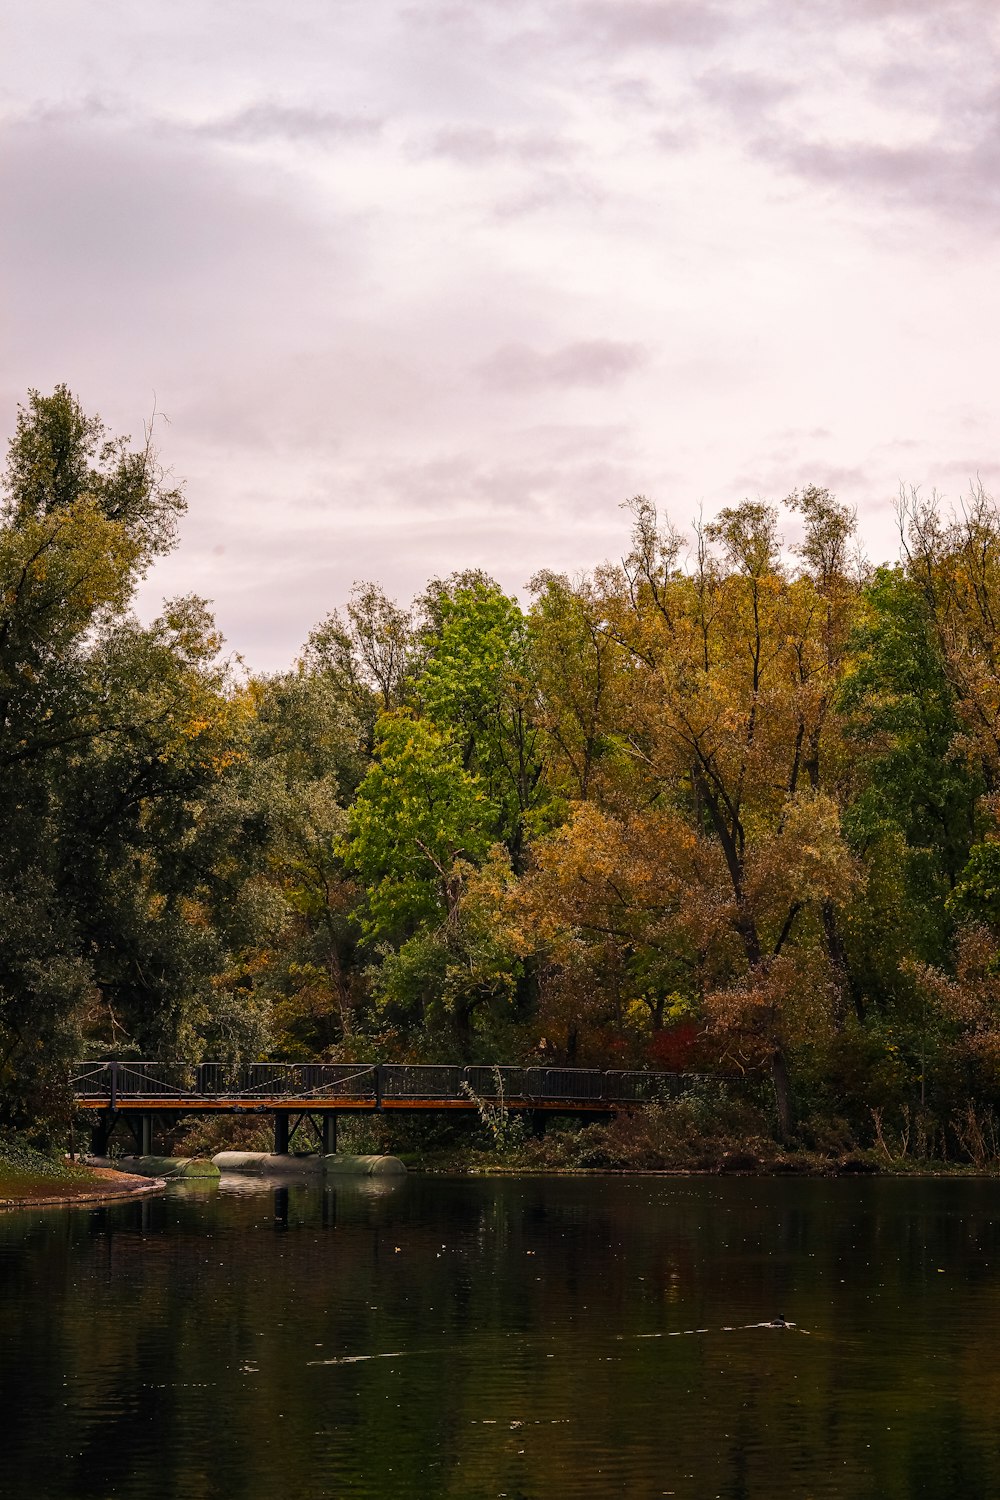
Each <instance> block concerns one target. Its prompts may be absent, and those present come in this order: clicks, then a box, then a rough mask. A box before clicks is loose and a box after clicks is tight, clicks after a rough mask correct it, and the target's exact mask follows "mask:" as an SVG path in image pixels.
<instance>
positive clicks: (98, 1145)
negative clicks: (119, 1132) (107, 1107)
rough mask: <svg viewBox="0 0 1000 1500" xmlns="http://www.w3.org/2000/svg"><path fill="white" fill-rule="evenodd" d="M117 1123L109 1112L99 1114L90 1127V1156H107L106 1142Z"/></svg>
mask: <svg viewBox="0 0 1000 1500" xmlns="http://www.w3.org/2000/svg"><path fill="white" fill-rule="evenodd" d="M116 1124H117V1121H116V1119H115V1117H114V1115H113V1114H111V1113H110V1111H108V1112H105V1113H102V1114H99V1115H98V1116H97V1119H96V1121H95V1122H94V1124H93V1125H92V1126H91V1127H90V1154H91V1156H107V1154H108V1142H109V1140H110V1139H111V1132H112V1131H113V1130H114V1128H115V1125H116Z"/></svg>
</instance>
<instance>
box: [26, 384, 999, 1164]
mask: <svg viewBox="0 0 1000 1500" xmlns="http://www.w3.org/2000/svg"><path fill="white" fill-rule="evenodd" d="M628 509H629V512H630V517H631V522H632V536H631V540H630V542H629V544H628V545H627V547H626V549H625V552H624V556H623V557H622V558H621V560H620V561H618V562H616V563H605V564H603V565H601V566H599V567H597V568H596V569H595V570H594V571H593V572H592V573H590V574H587V575H583V576H579V577H576V578H574V579H569V578H567V577H565V576H563V575H559V574H555V573H548V572H547V573H540V574H539V575H537V577H536V578H535V579H534V580H533V581H532V583H531V586H530V588H531V598H530V604H529V606H528V607H527V608H522V605H521V604H520V603H519V601H518V600H517V599H516V598H514V597H513V596H511V595H510V594H508V593H506V592H505V590H504V589H503V588H501V586H500V585H499V584H498V583H497V582H496V581H495V580H494V579H492V578H491V577H490V576H489V575H488V574H486V573H485V572H482V571H480V570H477V569H473V570H467V571H465V572H461V573H456V574H452V575H451V576H450V577H447V578H435V579H432V580H431V581H430V582H429V583H428V585H427V586H426V588H425V590H424V591H423V593H422V594H420V595H419V596H418V597H417V598H416V599H415V600H414V601H413V602H412V604H409V605H405V604H400V603H398V602H397V601H395V600H393V599H391V598H389V597H388V596H387V595H386V593H385V592H384V590H383V589H382V588H381V587H380V586H379V585H378V584H377V583H373V582H361V583H358V584H356V585H355V587H354V590H353V591H352V593H351V595H350V597H349V599H348V600H347V602H346V605H345V606H344V607H343V609H342V610H341V611H339V612H338V611H335V612H334V613H332V614H331V615H329V616H328V618H327V619H326V620H325V621H324V622H322V623H321V624H320V625H319V626H317V628H316V630H315V631H314V632H313V633H312V635H311V636H310V638H309V640H308V642H307V643H306V646H305V648H304V650H303V652H302V655H301V658H300V659H299V660H298V661H297V662H295V663H294V664H293V665H292V666H291V667H290V668H289V670H288V671H286V672H282V673H277V674H274V675H271V676H268V677H252V676H248V675H247V674H245V673H244V672H243V671H242V670H241V669H240V668H239V666H238V664H234V663H232V662H231V661H229V660H227V659H226V657H225V656H224V654H223V642H222V640H221V637H220V635H219V633H218V631H217V630H216V627H215V624H214V622H213V620H212V617H211V614H210V612H209V610H208V607H207V605H206V604H205V602H204V601H203V600H200V599H198V598H196V597H193V596H189V597H184V598H180V599H175V600H172V601H168V602H167V603H166V604H165V605H164V606H163V608H162V610H161V612H160V613H159V615H158V617H157V618H155V619H154V620H152V621H151V622H147V623H141V622H140V621H139V620H138V619H137V618H136V616H135V615H134V613H133V612H132V606H133V601H134V599H135V596H136V589H137V586H138V584H139V582H140V581H141V579H142V578H143V577H144V576H145V574H146V573H147V572H148V570H149V568H150V566H151V565H152V563H153V562H154V561H155V559H156V558H157V557H158V556H161V555H162V554H163V553H164V552H165V551H167V550H169V549H170V548H171V547H172V546H173V545H174V544H175V541H176V530H177V524H178V520H179V517H180V515H181V514H182V511H183V497H182V495H181V493H180V491H179V489H178V488H177V486H176V485H174V484H173V483H172V482H171V481H170V479H169V476H168V475H167V474H166V473H165V471H164V470H163V469H162V467H161V466H160V464H159V461H158V459H157V455H156V453H155V450H154V448H153V446H152V443H151V435H150V432H149V431H147V432H146V433H145V434H144V438H143V441H142V442H141V443H139V444H137V445H134V446H133V445H132V444H131V443H130V442H129V441H128V440H127V439H121V438H117V437H114V436H112V435H110V434H109V433H108V432H107V431H106V430H105V428H104V427H103V425H102V424H101V422H100V420H99V419H98V418H96V417H92V416H89V415H87V414H86V413H85V412H84V411H83V409H82V408H81V406H80V404H79V402H78V401H77V400H76V398H75V397H74V396H73V395H72V394H71V393H70V392H69V391H68V390H67V389H66V388H65V387H62V386H60V387H57V389H56V390H55V391H54V392H53V393H52V395H51V396H43V395H41V394H39V393H38V392H32V393H30V394H29V397H28V400H27V402H26V404H25V406H24V407H23V408H22V409H21V410H20V411H19V414H18V416H17V420H16V426H15V432H14V437H13V439H12V442H11V445H10V452H9V459H8V466H7V470H6V474H5V478H4V491H3V513H2V520H0V774H2V776H3V778H4V779H3V790H4V796H3V798H2V799H0V834H2V837H0V1098H2V1108H0V1117H2V1120H3V1121H5V1122H8V1123H16V1124H27V1123H29V1122H34V1123H35V1125H36V1126H37V1127H38V1128H40V1129H41V1130H42V1131H43V1132H44V1130H45V1128H46V1122H48V1123H49V1125H52V1126H54V1124H55V1122H58V1121H60V1120H64V1119H65V1117H66V1113H67V1110H68V1108H69V1099H68V1097H67V1091H66V1087H65V1079H66V1066H67V1063H68V1062H69V1060H70V1059H71V1058H72V1056H73V1055H74V1053H76V1054H78V1053H79V1052H80V1051H81V1050H86V1051H89V1052H91V1053H92V1054H94V1055H112V1054H116V1055H121V1056H137V1055H139V1054H143V1053H145V1054H147V1055H151V1056H154V1057H172V1056H179V1057H188V1058H192V1059H193V1058H197V1057H203V1056H209V1055H211V1056H217V1057H221V1058H224V1059H228V1060H232V1061H236V1060H239V1059H250V1058H254V1057H260V1056H264V1055H269V1056H279V1057H289V1058H307V1057H316V1056H320V1057H329V1058H344V1059H376V1058H380V1057H388V1056H390V1055H391V1056H392V1057H393V1058H394V1059H396V1060H401V1061H402V1060H406V1059H411V1058H412V1059H423V1060H432V1059H436V1060H456V1061H462V1060H468V1061H473V1060H475V1061H482V1062H486V1063H489V1062H493V1061H497V1060H498V1059H501V1058H502V1060H504V1061H522V1062H526V1063H531V1062H535V1063H537V1062H543V1063H545V1064H551V1065H563V1066H566V1065H569V1066H572V1065H581V1064H593V1065H595V1066H618V1067H632V1068H644V1067H656V1066H660V1065H663V1064H664V1063H666V1064H667V1065H669V1066H672V1067H676V1068H686V1069H695V1068H697V1069H698V1070H708V1071H711V1070H715V1071H716V1073H719V1074H722V1075H726V1076H729V1077H733V1076H736V1077H741V1078H742V1079H743V1080H744V1081H745V1083H744V1086H745V1088H746V1089H747V1090H748V1091H749V1097H751V1098H753V1100H754V1101H755V1103H754V1104H753V1106H752V1108H753V1109H754V1110H757V1111H758V1114H757V1116H755V1123H751V1122H750V1119H749V1116H746V1117H745V1118H743V1125H742V1126H741V1127H739V1128H741V1129H743V1130H744V1132H745V1133H746V1135H747V1138H749V1137H750V1136H751V1135H752V1136H753V1137H754V1139H758V1138H759V1135H760V1131H766V1130H767V1129H770V1128H772V1127H773V1129H774V1130H775V1131H776V1132H777V1133H778V1135H779V1136H781V1137H783V1138H784V1139H785V1140H787V1141H789V1142H793V1141H796V1140H797V1141H800V1142H802V1141H805V1142H807V1143H809V1142H818V1141H820V1140H821V1139H823V1140H827V1141H832V1140H834V1139H838V1140H842V1141H844V1142H845V1143H849V1147H850V1149H855V1147H857V1148H858V1149H860V1148H861V1147H864V1146H866V1145H868V1144H871V1143H873V1142H874V1143H875V1144H876V1146H877V1149H878V1150H879V1151H880V1152H881V1154H882V1155H883V1156H885V1154H886V1152H889V1154H893V1159H894V1160H897V1159H902V1158H904V1157H905V1158H907V1159H910V1158H912V1155H913V1151H914V1149H915V1147H914V1144H913V1143H914V1142H916V1140H917V1137H918V1135H919V1138H920V1141H921V1142H922V1143H923V1144H922V1145H921V1150H924V1149H926V1150H934V1151H937V1152H944V1151H948V1152H949V1153H951V1154H955V1153H958V1154H960V1155H963V1156H964V1157H966V1158H968V1159H970V1160H974V1159H982V1160H986V1159H987V1158H988V1157H989V1151H990V1149H991V1147H990V1144H989V1143H990V1141H991V1140H992V1139H993V1137H992V1136H991V1135H990V1130H991V1128H992V1127H991V1124H990V1122H991V1121H994V1120H995V1119H996V1118H997V1117H998V1114H997V1112H998V1111H1000V1061H998V1059H1000V998H998V993H997V974H998V972H1000V950H998V946H997V945H998V943H1000V826H998V819H1000V736H998V730H997V725H998V722H1000V634H998V626H997V623H996V622H997V621H1000V512H998V511H997V508H996V506H995V505H994V503H993V501H992V500H991V499H990V498H989V497H988V496H987V495H985V494H984V493H983V492H982V491H981V490H976V491H975V492H973V493H972V494H971V495H970V496H969V497H967V499H966V501H965V502H964V503H963V504H962V505H961V506H960V507H959V508H958V509H957V510H956V511H954V512H952V513H948V512H946V511H945V509H944V507H943V506H942V505H941V504H940V503H939V502H938V501H937V500H936V499H934V498H931V499H930V500H925V499H923V498H922V497H920V496H918V495H916V494H913V493H911V494H909V495H904V496H903V497H902V499H901V502H900V527H901V540H902V549H901V555H900V557H899V559H898V561H897V562H896V563H894V564H891V565H886V566H882V567H877V568H872V567H870V566H869V565H868V564H867V563H866V562H865V561H864V560H863V559H862V558H861V557H860V556H859V555H858V553H857V546H856V541H855V518H854V516H853V514H852V512H850V511H849V510H848V509H847V508H846V507H845V506H843V505H841V504H840V503H839V502H838V501H837V500H836V498H835V497H834V496H833V495H831V494H830V493H829V491H827V490H825V489H822V488H819V487H816V486H810V487H806V488H803V489H800V490H797V491H795V492H793V493H792V494H791V495H789V496H788V497H787V499H786V501H785V502H784V514H785V515H786V516H788V517H790V518H791V521H792V523H793V525H794V526H795V528H796V535H797V537H798V540H797V542H796V544H795V545H794V546H788V545H786V543H785V541H784V540H783V537H782V511H781V509H780V508H779V507H777V506H773V505H770V504H766V503H764V502H762V501H743V502H742V503H739V504H733V505H730V506H727V507H724V508H723V509H722V510H721V511H720V512H719V514H718V515H717V516H715V517H714V518H713V519H712V520H710V521H703V520H698V521H697V522H696V523H695V525H694V527H693V530H692V532H691V534H690V535H689V536H688V537H685V536H684V535H682V533H681V532H679V531H678V530H677V529H676V528H675V527H674V526H673V525H672V524H671V523H670V522H669V520H667V519H665V518H664V517H662V516H661V515H660V514H659V513H658V512H657V509H656V507H655V506H654V505H653V504H652V503H651V502H650V501H649V500H648V499H645V498H644V497H637V498H636V499H635V500H633V501H632V502H631V503H630V505H629V507H628ZM768 1090H770V1093H769V1094H768ZM713 1101H714V1102H711V1103H710V1104H707V1105H705V1104H704V1102H703V1101H702V1102H698V1101H691V1100H689V1101H688V1102H687V1103H685V1104H684V1105H683V1107H682V1106H681V1105H677V1106H676V1107H674V1106H671V1108H670V1109H667V1108H666V1107H664V1111H663V1112H662V1113H663V1118H662V1120H660V1121H659V1124H657V1126H656V1129H657V1130H658V1131H660V1135H661V1136H662V1140H661V1143H660V1145H659V1146H655V1147H654V1144H651V1137H649V1132H650V1131H651V1130H652V1128H653V1127H652V1125H651V1124H650V1120H652V1119H653V1116H654V1115H655V1113H656V1112H655V1110H654V1112H653V1115H650V1116H649V1119H646V1120H645V1123H644V1124H642V1125H641V1126H640V1124H639V1123H638V1117H636V1119H635V1120H633V1121H632V1122H631V1123H629V1122H628V1121H624V1120H623V1121H622V1122H620V1123H619V1125H617V1126H616V1127H613V1129H612V1127H609V1130H610V1131H611V1134H606V1135H605V1136H601V1135H600V1134H599V1133H597V1134H595V1135H593V1136H591V1137H588V1140H589V1145H585V1144H584V1141H583V1138H582V1137H581V1139H580V1142H579V1155H580V1157H581V1159H582V1158H583V1157H584V1156H586V1154H587V1152H588V1151H591V1152H593V1151H596V1152H597V1153H598V1155H600V1153H601V1152H602V1151H603V1152H604V1153H605V1156H606V1157H607V1159H608V1160H611V1159H612V1158H613V1159H614V1160H616V1161H617V1160H625V1159H626V1157H627V1155H628V1152H627V1151H626V1149H625V1136H626V1135H627V1133H628V1131H629V1130H632V1131H633V1132H634V1133H635V1138H636V1140H637V1141H638V1139H639V1137H640V1136H642V1137H643V1139H646V1141H647V1144H646V1146H644V1147H643V1148H642V1149H641V1150H640V1149H639V1147H638V1146H637V1147H636V1152H637V1153H638V1156H639V1157H642V1159H643V1160H646V1159H648V1160H650V1161H651V1160H652V1159H653V1158H654V1156H657V1153H659V1154H658V1156H657V1159H658V1160H661V1161H667V1160H670V1159H673V1158H671V1155H670V1150H668V1149H667V1146H666V1145H665V1144H663V1143H664V1142H665V1141H666V1140H667V1136H668V1135H669V1134H670V1132H671V1131H672V1132H673V1137H672V1138H673V1139H675V1143H676V1142H680V1143H681V1144H680V1145H677V1153H678V1159H679V1156H680V1155H682V1154H683V1152H685V1151H686V1152H687V1153H688V1158H690V1157H691V1154H692V1152H694V1154H695V1155H696V1154H697V1150H698V1149H701V1148H700V1147H697V1146H696V1145H695V1144H694V1143H695V1142H696V1141H699V1140H702V1141H709V1139H710V1137H711V1135H712V1133H711V1130H709V1128H708V1126H709V1124H710V1123H711V1122H710V1121H707V1120H706V1117H705V1116H704V1109H708V1110H709V1113H710V1114H711V1113H712V1112H713V1111H714V1112H715V1113H716V1114H717V1115H718V1119H719V1120H722V1119H723V1118H725V1119H730V1115H729V1114H728V1113H727V1111H728V1110H729V1104H725V1103H722V1102H719V1100H718V1099H716V1098H715V1096H714V1095H713ZM730 1102H731V1101H730ZM741 1108H742V1106H741ZM763 1109H766V1111H767V1112H768V1119H767V1123H766V1124H764V1123H761V1121H762V1120H763V1116H762V1115H760V1113H759V1112H760V1110H763ZM497 1118H499V1116H498V1117H497ZM644 1118H645V1117H644ZM733 1119H735V1116H734V1117H733ZM492 1120H493V1116H492V1115H491V1116H490V1120H488V1121H487V1125H488V1126H489V1128H490V1129H491V1130H493V1134H494V1135H495V1136H497V1138H498V1140H499V1138H500V1136H504V1139H505V1140H506V1135H505V1134H504V1132H505V1131H506V1126H504V1127H503V1129H500V1127H499V1126H498V1127H497V1129H495V1130H494V1129H493V1125H492V1124H491V1123H490V1122H491V1121H492ZM906 1121H909V1122H910V1124H909V1126H908V1127H906V1129H908V1130H909V1134H908V1135H906V1141H907V1143H908V1144H907V1145H906V1147H905V1149H904V1148H903V1146H902V1141H903V1136H904V1134H905V1130H904V1123H905V1122H906ZM918 1122H919V1124H918ZM494 1123H495V1122H494ZM508 1123H509V1122H508ZM720 1128H721V1127H720ZM726 1129H727V1130H729V1129H730V1126H726ZM615 1131H617V1132H618V1135H617V1136H615V1135H614V1132H615ZM732 1131H734V1132H737V1133H738V1129H737V1126H736V1125H735V1124H733V1125H732ZM619 1137H620V1139H619ZM658 1138H659V1137H658ZM712 1139H714V1140H715V1144H714V1145H712V1144H711V1143H709V1144H708V1145H705V1147H704V1150H705V1152H706V1153H707V1154H709V1155H710V1154H711V1152H712V1151H716V1155H718V1152H717V1150H716V1148H717V1147H718V1145H719V1140H718V1139H715V1138H714V1137H713V1138H712ZM720 1139H721V1138H720ZM728 1139H730V1137H728V1136H727V1140H728ZM602 1141H603V1142H604V1144H603V1145H602V1144H601V1142H602ZM616 1141H617V1144H615V1142H616ZM533 1149H535V1148H534V1147H531V1146H529V1145H528V1144H527V1143H525V1145H524V1150H525V1151H530V1150H533ZM538 1149H539V1150H542V1149H543V1148H541V1147H539V1148H538ZM544 1149H548V1148H544ZM671 1149H673V1148H671ZM725 1149H726V1150H728V1149H729V1147H728V1146H727V1147H726V1148H725ZM734 1149H735V1148H734ZM755 1149H756V1148H755ZM817 1149H818V1148H817ZM844 1149H845V1150H846V1149H848V1145H845V1148H844ZM572 1150H574V1151H576V1150H577V1147H576V1146H574V1147H573V1148H572ZM643 1153H645V1155H644V1154H643ZM759 1155H760V1153H758V1156H759Z"/></svg>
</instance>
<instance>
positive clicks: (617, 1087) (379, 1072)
mask: <svg viewBox="0 0 1000 1500" xmlns="http://www.w3.org/2000/svg"><path fill="white" fill-rule="evenodd" d="M705 1076H706V1075H701V1074H697V1075H696V1074H691V1073H650V1072H642V1071H637V1070H636V1071H628V1070H625V1069H608V1070H604V1071H602V1070H601V1069H599V1068H545V1067H520V1066H511V1065H508V1064H498V1065H496V1066H492V1065H489V1064H477V1065H472V1066H469V1067H462V1066H461V1065H453V1064H431V1063H380V1064H373V1063H280V1062H268V1063H251V1064H249V1065H248V1066H246V1067H242V1068H235V1069H234V1068H231V1067H229V1066H228V1065H227V1064H225V1063H212V1062H209V1063H163V1062H136V1061H131V1060H129V1061H125V1062H80V1063H74V1064H73V1067H72V1072H71V1077H70V1085H71V1087H72V1088H73V1090H74V1092H75V1094H76V1095H77V1097H78V1098H79V1099H84V1100H89V1101H94V1100H107V1101H108V1104H109V1106H110V1107H111V1108H112V1109H114V1108H115V1107H116V1106H117V1103H118V1101H119V1100H121V1101H125V1100H130V1099H131V1100H138V1099H142V1100H147V1099H148V1100H155V1101H156V1102H157V1103H161V1104H162V1105H163V1106H164V1107H166V1106H168V1105H169V1104H170V1101H171V1100H177V1101H178V1103H181V1104H182V1103H183V1102H184V1101H194V1100H198V1099H204V1100H206V1101H209V1100H223V1099H226V1100H230V1099H231V1100H233V1101H234V1102H236V1103H246V1104H252V1103H253V1101H254V1100H260V1101H266V1100H273V1099H301V1100H302V1102H303V1104H308V1101H309V1100H310V1099H314V1100H316V1101H321V1100H324V1099H330V1100H333V1099H359V1100H362V1099H363V1100H366V1101H367V1100H371V1101H372V1103H376V1102H378V1100H379V1099H383V1100H386V1101H389V1100H392V1101H399V1102H403V1101H406V1100H414V1101H418V1100H419V1101H426V1102H430V1101H434V1100H442V1101H444V1100H454V1101H460V1100H469V1101H473V1102H474V1101H475V1100H477V1099H490V1100H495V1099H500V1098H504V1099H507V1100H509V1101H510V1102H511V1103H520V1104H521V1105H522V1106H523V1105H527V1104H530V1103H531V1102H532V1101H537V1102H538V1103H548V1104H552V1103H557V1102H559V1101H562V1100H564V1101H565V1102H566V1104H567V1105H570V1106H571V1105H573V1104H579V1105H598V1104H646V1103H651V1102H653V1101H655V1100H658V1099H670V1098H675V1097H676V1096H677V1095H678V1094H680V1093H681V1092H683V1090H684V1089H686V1088H688V1087H689V1086H690V1084H691V1083H692V1082H693V1081H694V1080H695V1079H696V1078H702V1077H705Z"/></svg>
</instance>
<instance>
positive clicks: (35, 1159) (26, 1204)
mask: <svg viewBox="0 0 1000 1500" xmlns="http://www.w3.org/2000/svg"><path fill="white" fill-rule="evenodd" d="M162 1189H163V1183H162V1182H159V1181H150V1179H149V1178H148V1177H137V1176H133V1175H132V1174H130V1173H128V1172H118V1171H116V1170H115V1169H114V1168H111V1167H89V1166H82V1165H80V1164H79V1163H73V1162H68V1161H66V1160H64V1159H60V1158H59V1157H57V1156H53V1155H49V1154H47V1153H45V1152H43V1151H37V1150H35V1149H34V1148H33V1147H31V1146H28V1145H27V1144H26V1143H25V1142H23V1141H21V1140H19V1139H17V1138H16V1137H14V1136H12V1135H9V1134H7V1135H4V1136H2V1137H0V1211H2V1210H3V1209H13V1208H48V1207H56V1206H58V1205H62V1204H69V1205H73V1204H88V1203H104V1202H106V1201H110V1200H113V1199H116V1198H133V1197H142V1196H145V1195H147V1194H149V1193H157V1192H161V1191H162Z"/></svg>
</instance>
